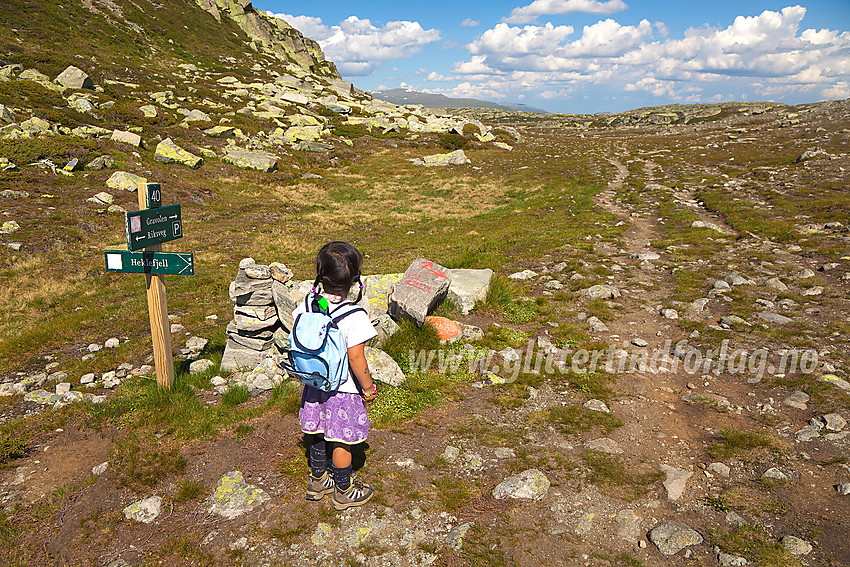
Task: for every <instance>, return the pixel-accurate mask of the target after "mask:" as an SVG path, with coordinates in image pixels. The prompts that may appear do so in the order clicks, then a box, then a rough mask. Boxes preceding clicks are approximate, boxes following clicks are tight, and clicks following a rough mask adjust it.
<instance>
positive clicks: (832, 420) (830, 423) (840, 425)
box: [823, 413, 847, 431]
mask: <svg viewBox="0 0 850 567" xmlns="http://www.w3.org/2000/svg"><path fill="white" fill-rule="evenodd" d="M823 421H824V423H825V424H826V428H827V429H829V430H830V431H841V430H842V429H844V427H845V426H846V425H847V420H845V419H844V418H843V417H841V416H840V415H838V414H837V413H828V414H826V415H825V416H823Z"/></svg>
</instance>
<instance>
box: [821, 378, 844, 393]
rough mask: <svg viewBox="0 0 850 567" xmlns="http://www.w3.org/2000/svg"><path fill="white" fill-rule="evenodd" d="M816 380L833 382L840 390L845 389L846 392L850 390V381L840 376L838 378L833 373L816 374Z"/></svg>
mask: <svg viewBox="0 0 850 567" xmlns="http://www.w3.org/2000/svg"><path fill="white" fill-rule="evenodd" d="M818 381H819V382H829V383H830V384H835V385H836V386H838V387H839V388H841V389H842V390H847V391H848V392H850V382H848V381H847V380H844V379H842V378H839V377H838V376H836V375H834V374H824V375H822V376H818Z"/></svg>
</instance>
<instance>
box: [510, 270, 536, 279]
mask: <svg viewBox="0 0 850 567" xmlns="http://www.w3.org/2000/svg"><path fill="white" fill-rule="evenodd" d="M537 276H538V274H537V272H535V271H533V270H523V271H521V272H515V273H513V274H511V275H509V276H508V279H510V280H530V279H531V278H536V277H537Z"/></svg>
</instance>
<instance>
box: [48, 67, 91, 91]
mask: <svg viewBox="0 0 850 567" xmlns="http://www.w3.org/2000/svg"><path fill="white" fill-rule="evenodd" d="M54 82H55V83H57V84H60V85H62V86H63V87H67V88H69V89H93V88H94V82H93V81H92V80H91V77H89V76H88V75H87V74H86V73H85V72H84V71H83V70H82V69H78V68H77V67H74V66H73V65H71V66H69V67H68V68H66V69H65V70H64V71H62V72H61V73H59V76H58V77H56V78H55V79H54Z"/></svg>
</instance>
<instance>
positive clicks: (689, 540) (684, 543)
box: [649, 520, 703, 555]
mask: <svg viewBox="0 0 850 567" xmlns="http://www.w3.org/2000/svg"><path fill="white" fill-rule="evenodd" d="M649 541H651V542H652V543H654V544H655V546H656V547H657V548H658V551H660V552H661V554H662V555H675V554H677V553H678V552H680V551H681V550H683V549H684V548H686V547H689V546H691V545H699V544H701V543H702V541H703V539H702V536H701V535H700V534H699V533H698V532H696V531H694V530H693V529H691V527H690V526H688V525H687V524H683V523H682V522H676V521H672V520H668V521H666V522H662V523H660V524H658V525H657V526H655V527H654V528H652V529H651V530H650V531H649Z"/></svg>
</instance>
